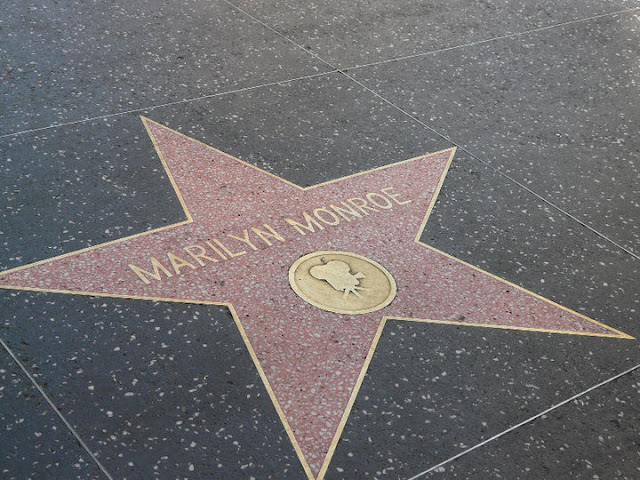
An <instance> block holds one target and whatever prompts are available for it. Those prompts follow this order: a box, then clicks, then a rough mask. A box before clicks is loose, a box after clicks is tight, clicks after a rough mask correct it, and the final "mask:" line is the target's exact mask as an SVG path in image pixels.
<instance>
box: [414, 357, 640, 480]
mask: <svg viewBox="0 0 640 480" xmlns="http://www.w3.org/2000/svg"><path fill="white" fill-rule="evenodd" d="M638 368H640V364H638V365H635V366H634V367H631V368H629V369H628V370H625V371H624V372H622V373H619V374H618V375H615V376H613V377H611V378H609V379H607V380H604V381H603V382H600V383H598V384H597V385H594V386H592V387H590V388H587V389H586V390H584V391H582V392H580V393H578V394H576V395H574V396H572V397H570V398H567V399H566V400H563V401H562V402H560V403H558V404H556V405H553V406H552V407H549V408H547V409H546V410H544V411H542V412H540V413H538V414H536V415H534V416H533V417H530V418H528V419H526V420H524V421H522V422H520V423H518V424H516V425H513V426H512V427H509V428H507V429H506V430H503V431H502V432H500V433H498V434H496V435H494V436H493V437H491V438H488V439H486V440H484V441H482V442H480V443H478V444H477V445H474V446H473V447H471V448H468V449H466V450H464V451H463V452H460V453H458V454H457V455H454V456H453V457H451V458H448V459H447V460H444V461H443V462H440V463H438V464H437V465H434V466H433V467H431V468H429V469H427V470H425V471H424V472H420V473H418V474H417V475H414V476H413V477H411V478H409V479H408V480H417V479H418V478H420V477H423V476H424V475H426V474H427V473H431V472H433V471H434V470H436V469H438V468H440V467H443V466H444V465H447V464H448V463H451V462H453V461H455V460H457V459H458V458H460V457H462V456H464V455H467V454H468V453H471V452H472V451H474V450H477V449H478V448H480V447H483V446H484V445H486V444H488V443H490V442H492V441H494V440H497V439H498V438H500V437H503V436H504V435H507V434H508V433H511V432H513V431H514V430H517V429H518V428H520V427H522V426H524V425H527V424H529V423H531V422H533V421H535V420H537V419H538V418H540V417H543V416H545V415H547V414H548V413H550V412H552V411H554V410H556V409H558V408H560V407H562V406H564V405H566V404H568V403H570V402H573V401H574V400H577V399H578V398H580V397H582V396H584V395H586V394H587V393H589V392H592V391H593V390H596V389H598V388H600V387H603V386H605V385H607V384H609V383H611V382H613V381H615V380H618V379H619V378H621V377H624V376H625V375H629V374H630V373H632V372H634V371H635V370H637V369H638Z"/></svg>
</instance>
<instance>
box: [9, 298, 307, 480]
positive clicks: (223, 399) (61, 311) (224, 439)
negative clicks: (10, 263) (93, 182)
mask: <svg viewBox="0 0 640 480" xmlns="http://www.w3.org/2000/svg"><path fill="white" fill-rule="evenodd" d="M0 308H2V310H3V311H5V312H10V313H9V314H8V315H6V316H4V318H3V322H2V331H3V335H4V337H5V341H6V342H7V343H8V344H9V345H10V347H11V348H12V349H13V350H14V352H15V353H16V355H17V356H18V357H19V358H20V359H21V360H22V361H23V363H24V364H25V365H26V367H27V368H28V369H29V370H30V371H31V372H33V375H34V377H35V378H36V379H37V380H38V381H39V382H40V384H41V385H42V386H43V387H44V388H45V389H46V391H47V392H48V394H49V395H50V397H51V398H52V401H53V402H55V404H56V405H57V406H58V408H59V409H60V411H61V412H62V413H63V415H65V416H66V418H67V420H68V421H69V422H70V423H71V424H72V425H73V426H74V428H75V429H76V431H78V433H79V434H80V435H81V437H82V438H83V440H84V441H85V442H86V443H87V444H88V445H89V448H91V449H92V451H95V452H97V453H98V455H99V458H100V460H101V461H102V463H103V465H104V466H105V468H107V470H108V471H109V472H110V473H111V475H112V476H113V477H114V478H119V479H123V480H124V479H127V478H128V479H134V478H135V479H137V478H144V479H151V478H158V479H165V478H189V479H210V478H250V477H252V476H253V477H256V478H275V479H280V478H283V477H284V478H287V477H289V478H303V477H304V471H303V470H302V466H301V464H300V461H299V460H298V457H297V455H296V453H295V451H294V449H293V446H292V445H291V441H290V440H289V437H288V436H287V434H286V432H285V430H284V426H283V424H282V422H281V420H280V418H279V417H278V415H277V413H276V411H275V408H274V406H273V404H272V402H271V399H270V397H269V395H268V394H267V391H266V389H265V387H264V384H263V383H262V380H261V379H260V376H259V375H258V371H257V369H256V368H255V366H254V364H253V361H252V360H251V358H250V356H249V352H248V350H247V348H246V346H245V344H244V342H243V340H242V338H241V336H240V332H239V331H238V328H237V327H236V325H235V322H234V320H233V319H232V317H231V315H230V314H229V313H228V311H227V310H226V309H225V308H222V307H212V306H209V307H207V306H203V305H188V304H172V303H156V302H150V301H136V300H123V299H109V298H93V297H87V296H74V295H58V294H44V293H33V292H12V291H7V290H2V291H0ZM58 478H64V477H58Z"/></svg>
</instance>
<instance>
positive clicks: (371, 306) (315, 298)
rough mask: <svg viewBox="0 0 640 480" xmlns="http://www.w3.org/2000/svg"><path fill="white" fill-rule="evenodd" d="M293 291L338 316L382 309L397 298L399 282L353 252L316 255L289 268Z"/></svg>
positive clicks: (376, 265) (300, 259)
mask: <svg viewBox="0 0 640 480" xmlns="http://www.w3.org/2000/svg"><path fill="white" fill-rule="evenodd" d="M289 282H290V283H291V288H293V290H294V291H295V292H296V293H297V294H298V295H299V296H300V297H301V298H302V299H303V300H304V301H306V302H307V303H310V304H311V305H314V306H316V307H318V308H322V309H323V310H328V311H330V312H335V313H345V314H359V313H370V312H375V311H376V310H380V309H381V308H384V307H386V306H387V305H389V304H390V303H391V302H392V300H393V299H394V298H395V296H396V282H395V280H394V279H393V277H392V276H391V274H390V273H389V272H388V271H387V269H386V268H384V267H383V266H382V265H380V264H379V263H377V262H374V261H373V260H371V259H369V258H366V257H363V256H361V255H356V254H355V253H350V252H314V253H310V254H308V255H305V256H303V257H300V258H299V259H298V260H296V261H295V262H294V263H293V265H291V268H290V269H289Z"/></svg>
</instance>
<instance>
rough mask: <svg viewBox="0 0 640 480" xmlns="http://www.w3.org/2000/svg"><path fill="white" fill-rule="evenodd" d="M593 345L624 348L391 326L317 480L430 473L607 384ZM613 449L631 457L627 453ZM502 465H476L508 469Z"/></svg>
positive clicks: (592, 341) (539, 336)
mask: <svg viewBox="0 0 640 480" xmlns="http://www.w3.org/2000/svg"><path fill="white" fill-rule="evenodd" d="M602 345H606V346H607V347H608V348H609V349H612V350H616V349H618V348H622V349H623V350H624V349H625V347H624V346H623V347H620V346H619V344H618V343H617V342H616V341H615V340H612V339H596V338H587V337H568V336H563V335H549V334H543V333H529V332H527V333H525V332H518V331H501V330H495V329H484V328H474V327H467V326H465V327H454V326H443V325H427V324H418V323H411V322H397V321H392V322H390V323H389V324H388V325H387V327H386V329H385V331H384V332H383V335H382V338H381V340H380V344H379V346H378V348H377V350H376V353H375V355H374V358H373V360H372V363H371V365H370V367H369V371H368V373H367V377H366V378H365V380H364V382H363V385H362V387H361V389H360V392H359V395H358V398H357V399H356V401H355V404H354V407H353V410H352V413H351V415H350V417H349V420H348V421H347V424H346V426H345V431H344V433H343V435H342V439H341V441H340V443H339V444H338V447H337V449H336V453H335V455H334V458H333V462H332V464H331V465H330V467H329V471H328V473H327V476H326V479H327V480H338V479H340V480H346V479H353V478H376V479H394V480H395V479H407V478H410V477H412V476H413V475H416V474H418V473H420V472H422V471H424V470H426V469H428V468H430V467H432V466H435V465H437V464H439V463H440V462H442V461H444V460H447V459H448V458H451V457H452V456H454V455H456V454H458V453H460V452H463V451H464V450H466V449H467V448H470V447H472V446H474V445H476V444H477V443H479V442H481V441H484V440H486V439H488V438H490V437H492V436H493V435H496V434H498V433H500V432H502V431H504V430H505V429H507V428H510V427H511V426H513V425H516V424H517V423H519V422H522V421H524V420H526V419H528V418H530V417H532V416H533V415H536V414H537V413H539V412H541V411H543V410H545V409H547V408H549V407H550V406H553V405H555V404H557V403H558V402H560V401H562V400H564V399H566V398H569V397H571V396H573V395H575V394H576V393H579V392H580V391H584V390H585V389H586V388H588V387H590V386H591V384H590V381H593V380H594V378H599V379H601V380H604V379H606V378H609V377H610V373H611V370H612V368H611V365H608V364H607V362H606V361H603V360H602V359H598V356H597V355H594V354H592V353H591V352H592V349H593V348H594V347H595V348H598V347H601V346H602ZM627 348H628V347H627ZM635 409H636V412H637V408H635ZM630 414H631V412H630ZM568 425H570V424H568ZM598 434H602V433H595V432H594V434H593V435H594V436H597V435H598ZM605 435H606V433H605ZM621 448H622V452H621V453H620V454H621V455H627V456H629V457H633V456H635V455H637V448H636V446H635V444H628V445H624V446H622V445H621ZM503 451H504V452H509V445H508V444H507V445H505V447H504V449H503ZM479 453H480V452H479ZM572 453H573V452H570V453H569V455H571V454H572ZM475 458H480V459H481V458H482V457H481V456H480V457H475ZM500 458H502V459H503V460H502V461H500V460H498V459H500ZM504 458H505V457H500V456H499V455H496V456H495V457H493V458H491V460H487V461H483V462H482V463H480V461H482V460H480V461H479V462H478V463H479V464H480V465H482V467H484V469H488V470H485V471H489V472H491V471H492V469H491V467H493V466H494V465H495V466H496V468H497V469H501V468H502V469H505V468H507V469H508V467H505V464H506V463H508V462H507V461H506V460H504ZM565 460H567V461H568V462H570V461H571V460H568V459H565ZM532 462H535V458H534V459H532ZM460 472H461V475H460V477H456V478H514V477H512V476H511V475H508V474H506V475H504V476H503V477H497V476H491V475H488V476H486V477H482V475H481V473H480V474H479V475H478V476H476V475H474V474H473V473H479V472H482V469H480V468H478V470H471V474H470V475H469V476H465V475H464V473H465V470H464V467H462V469H461V470H460ZM507 472H509V473H512V472H513V471H512V470H507ZM443 478H449V477H447V476H446V475H445V476H443ZM530 478H573V477H571V476H562V475H561V476H544V475H541V476H539V477H535V476H533V477H530ZM602 478H615V477H606V476H605V477H602Z"/></svg>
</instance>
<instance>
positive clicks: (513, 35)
mask: <svg viewBox="0 0 640 480" xmlns="http://www.w3.org/2000/svg"><path fill="white" fill-rule="evenodd" d="M634 10H640V7H632V8H627V9H624V10H616V11H615V12H609V13H603V14H600V15H594V16H592V17H585V18H578V19H575V20H568V21H566V22H561V23H554V24H553V25H546V26H544V27H536V28H532V29H531V30H525V31H524V32H516V33H509V34H506V35H498V36H496V37H491V38H487V39H485V40H478V41H476V42H469V43H462V44H460V45H453V46H451V47H445V48H439V49H437V50H429V51H427V52H420V53H414V54H412V55H405V56H402V57H394V58H389V59H387V60H380V61H378V62H371V63H365V64H362V65H355V66H353V67H348V68H345V69H344V70H356V69H359V68H367V67H375V66H378V65H384V64H386V63H393V62H401V61H403V60H411V59H413V58H420V57H427V56H429V55H438V54H440V53H444V52H450V51H452V50H460V49H463V48H469V47H475V46H478V45H484V44H486V43H491V42H497V41H500V40H506V39H511V38H517V37H522V36H524V35H530V34H533V33H538V32H543V31H545V30H551V29H553V28H559V27H564V26H567V25H574V24H577V23H584V22H589V21H592V20H598V19H600V18H605V17H611V16H615V15H621V14H624V13H629V12H633V11H634Z"/></svg>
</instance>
